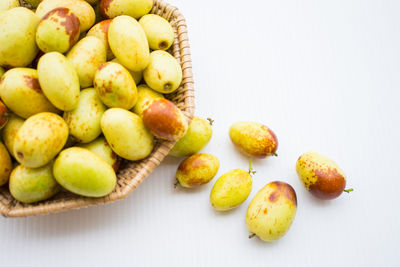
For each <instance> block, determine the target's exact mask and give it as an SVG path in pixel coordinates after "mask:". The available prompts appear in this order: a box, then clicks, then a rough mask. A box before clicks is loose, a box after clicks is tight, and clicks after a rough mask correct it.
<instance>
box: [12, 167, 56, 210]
mask: <svg viewBox="0 0 400 267" xmlns="http://www.w3.org/2000/svg"><path fill="white" fill-rule="evenodd" d="M9 188H10V193H11V195H12V196H13V197H14V198H15V199H17V200H18V201H21V202H23V203H34V202H37V201H41V200H45V199H48V198H50V197H52V196H54V195H55V194H57V193H58V192H59V191H60V190H61V186H60V185H59V184H58V183H57V181H56V180H55V179H54V176H53V162H50V163H48V164H47V165H45V166H43V167H40V168H28V167H25V166H24V165H18V166H17V167H16V168H15V169H14V170H13V171H12V173H11V176H10V182H9Z"/></svg>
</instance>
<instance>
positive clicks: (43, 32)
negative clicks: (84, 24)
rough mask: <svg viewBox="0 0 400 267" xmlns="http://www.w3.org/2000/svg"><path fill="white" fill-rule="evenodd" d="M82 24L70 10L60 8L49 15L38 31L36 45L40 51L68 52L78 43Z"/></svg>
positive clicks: (40, 24) (44, 18) (43, 20)
mask: <svg viewBox="0 0 400 267" xmlns="http://www.w3.org/2000/svg"><path fill="white" fill-rule="evenodd" d="M79 34H80V22H79V19H78V17H77V16H75V14H74V13H72V11H71V10H70V9H68V8H65V7H59V8H56V9H53V10H52V11H50V12H49V13H47V14H46V15H45V16H44V17H43V18H42V20H41V21H40V23H39V25H38V27H37V30H36V43H37V45H38V47H39V49H40V50H42V51H43V52H45V53H48V52H53V51H56V52H60V53H65V52H67V51H68V50H69V49H70V48H71V47H72V46H73V45H74V44H75V43H76V42H77V41H78V38H79Z"/></svg>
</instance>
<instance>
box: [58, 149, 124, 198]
mask: <svg viewBox="0 0 400 267" xmlns="http://www.w3.org/2000/svg"><path fill="white" fill-rule="evenodd" d="M53 174H54V177H55V178H56V180H57V182H58V183H59V184H60V185H61V186H62V187H64V188H65V189H67V190H68V191H71V192H72V193H75V194H78V195H82V196H86V197H103V196H106V195H108V194H110V193H111V192H112V191H113V190H114V188H115V185H116V183H117V177H116V175H115V172H114V170H113V169H112V167H111V166H110V165H109V164H107V162H105V161H104V160H102V159H101V158H100V157H99V156H97V155H96V154H94V153H93V152H90V151H89V150H87V149H84V148H80V147H70V148H67V149H65V150H63V151H62V152H61V153H60V155H59V156H58V157H57V159H56V160H55V162H54V167H53Z"/></svg>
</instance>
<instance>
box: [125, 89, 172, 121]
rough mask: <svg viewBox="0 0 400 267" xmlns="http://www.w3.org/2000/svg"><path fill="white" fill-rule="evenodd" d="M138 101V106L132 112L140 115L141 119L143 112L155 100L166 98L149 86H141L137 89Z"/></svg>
mask: <svg viewBox="0 0 400 267" xmlns="http://www.w3.org/2000/svg"><path fill="white" fill-rule="evenodd" d="M137 90H138V99H137V102H136V105H135V106H134V107H133V109H132V111H133V112H135V113H136V114H138V115H139V116H140V117H142V115H143V111H144V110H145V109H146V108H148V106H149V105H150V104H151V102H153V100H156V99H161V98H164V96H163V95H162V94H160V93H158V92H156V91H154V90H152V89H150V88H149V87H148V86H147V85H145V84H141V85H139V86H138V87H137Z"/></svg>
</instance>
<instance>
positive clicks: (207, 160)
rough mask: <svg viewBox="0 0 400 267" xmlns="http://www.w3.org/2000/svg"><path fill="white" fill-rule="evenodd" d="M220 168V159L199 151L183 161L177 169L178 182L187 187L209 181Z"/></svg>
mask: <svg viewBox="0 0 400 267" xmlns="http://www.w3.org/2000/svg"><path fill="white" fill-rule="evenodd" d="M218 169H219V160H218V158H217V157H216V156H214V155H211V154H204V153H198V154H195V155H192V156H190V157H188V158H187V159H185V160H184V161H182V162H181V164H180V165H179V167H178V170H177V171H176V178H177V179H178V183H179V184H180V185H181V186H183V187H187V188H192V187H197V186H200V185H203V184H206V183H208V182H209V181H211V180H212V178H214V176H215V175H216V174H217V172H218Z"/></svg>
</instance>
